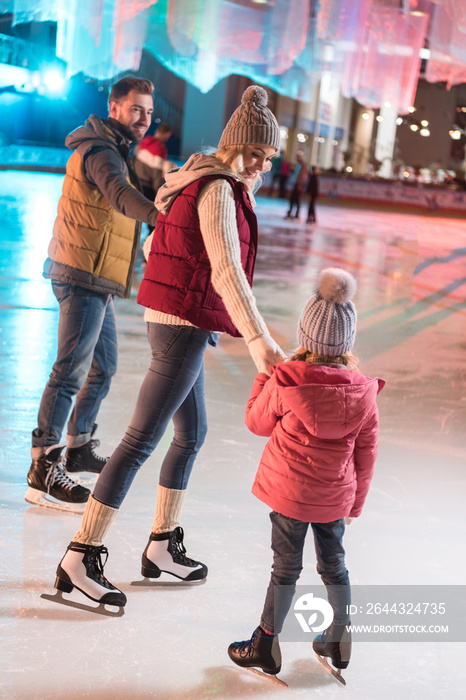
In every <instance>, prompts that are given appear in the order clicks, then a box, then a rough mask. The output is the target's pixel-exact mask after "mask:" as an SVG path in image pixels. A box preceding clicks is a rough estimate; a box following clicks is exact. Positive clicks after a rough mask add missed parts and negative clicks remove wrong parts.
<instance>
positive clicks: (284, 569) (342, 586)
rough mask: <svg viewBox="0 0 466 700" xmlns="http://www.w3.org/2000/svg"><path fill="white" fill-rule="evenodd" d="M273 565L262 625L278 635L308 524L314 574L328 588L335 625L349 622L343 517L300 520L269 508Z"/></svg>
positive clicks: (292, 591) (299, 566)
mask: <svg viewBox="0 0 466 700" xmlns="http://www.w3.org/2000/svg"><path fill="white" fill-rule="evenodd" d="M270 520H271V521H272V550H273V567H272V575H271V578H270V583H269V587H268V589H267V595H266V599H265V604H264V610H263V612H262V617H261V622H260V624H261V627H263V628H264V629H265V630H267V631H268V632H272V633H274V634H279V633H280V632H281V630H282V627H283V623H284V621H285V618H286V616H287V613H288V611H289V609H290V606H291V603H292V600H293V596H294V594H295V591H296V581H297V580H298V579H299V575H300V573H301V571H302V568H303V549H304V542H305V540H306V533H307V530H308V527H309V525H310V526H311V528H312V530H313V533H314V544H315V550H316V557H317V573H318V574H320V576H321V578H322V582H323V583H324V584H325V587H326V589H327V596H328V602H329V603H330V605H331V606H332V608H333V614H334V622H335V624H337V625H346V624H348V623H349V621H350V620H349V615H348V610H349V605H350V603H351V588H350V581H349V576H348V571H347V570H346V566H345V550H344V549H343V543H342V541H343V535H344V533H345V520H344V518H341V519H340V520H334V521H333V522H331V523H303V522H302V521H301V520H294V519H293V518H287V517H286V516H285V515H281V514H280V513H276V512H275V511H272V513H270Z"/></svg>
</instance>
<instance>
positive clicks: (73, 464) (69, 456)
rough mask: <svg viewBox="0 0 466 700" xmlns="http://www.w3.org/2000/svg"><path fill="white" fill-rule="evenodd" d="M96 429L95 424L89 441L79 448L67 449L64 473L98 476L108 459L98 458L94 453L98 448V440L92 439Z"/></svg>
mask: <svg viewBox="0 0 466 700" xmlns="http://www.w3.org/2000/svg"><path fill="white" fill-rule="evenodd" d="M96 429H97V424H95V425H94V429H93V431H92V434H91V439H90V440H89V442H86V443H85V444H84V445H81V446H80V447H69V448H68V449H67V451H66V462H65V464H66V471H67V472H71V473H72V474H74V473H76V472H92V473H93V474H100V472H101V471H102V469H103V468H104V467H105V465H106V464H107V462H108V457H100V456H99V455H96V453H95V452H94V450H95V448H96V447H99V445H100V440H96V439H95V438H92V435H94V433H95V431H96Z"/></svg>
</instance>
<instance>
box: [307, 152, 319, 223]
mask: <svg viewBox="0 0 466 700" xmlns="http://www.w3.org/2000/svg"><path fill="white" fill-rule="evenodd" d="M306 194H308V195H309V209H308V212H307V221H306V223H307V224H315V223H316V221H317V219H316V210H315V201H316V199H317V197H318V196H319V168H317V167H316V166H315V165H314V166H313V168H312V170H311V174H310V176H309V182H308V183H307V188H306Z"/></svg>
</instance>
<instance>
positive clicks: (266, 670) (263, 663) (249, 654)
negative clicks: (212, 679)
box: [228, 627, 288, 687]
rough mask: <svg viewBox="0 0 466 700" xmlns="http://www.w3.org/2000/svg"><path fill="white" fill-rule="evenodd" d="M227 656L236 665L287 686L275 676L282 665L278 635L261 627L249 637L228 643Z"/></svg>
mask: <svg viewBox="0 0 466 700" xmlns="http://www.w3.org/2000/svg"><path fill="white" fill-rule="evenodd" d="M228 656H229V657H230V659H231V660H232V661H233V662H234V663H235V664H236V665H237V666H241V668H246V669H248V670H249V671H253V673H257V674H258V675H260V676H263V677H268V678H269V680H272V681H274V682H275V683H278V684H279V685H284V686H286V687H288V686H287V684H286V683H285V682H284V681H282V680H280V679H279V678H277V677H276V676H277V673H280V669H281V667H282V655H281V651H280V645H279V643H278V637H277V636H276V635H275V636H274V635H271V634H266V633H265V632H264V631H263V630H262V629H261V627H258V628H257V629H256V630H255V631H254V632H253V635H252V637H251V639H247V640H246V641H244V642H233V643H232V644H230V646H229V647H228ZM255 667H258V668H260V669H262V671H258V670H257V668H255ZM266 674H267V675H266Z"/></svg>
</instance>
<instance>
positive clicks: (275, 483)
mask: <svg viewBox="0 0 466 700" xmlns="http://www.w3.org/2000/svg"><path fill="white" fill-rule="evenodd" d="M384 384H385V382H384V381H383V380H382V379H371V378H370V377H365V376H364V375H363V374H360V373H359V372H357V371H356V370H347V369H339V368H338V367H329V366H325V365H314V364H311V363H308V362H302V361H296V362H286V363H284V364H280V365H278V366H277V367H272V376H271V377H270V378H269V377H267V375H266V374H264V373H260V374H258V375H257V377H256V379H255V381H254V384H253V387H252V390H251V396H250V398H249V401H248V406H247V409H246V425H247V426H248V428H249V430H251V432H253V433H255V434H256V435H263V436H266V437H270V440H269V441H268V443H267V445H266V446H265V449H264V452H263V454H262V458H261V461H260V464H259V469H258V471H257V474H256V478H255V481H254V485H253V487H252V492H253V494H254V495H255V496H257V498H259V499H260V500H261V501H263V502H264V503H266V504H267V505H268V506H270V508H272V509H273V510H275V511H277V512H278V513H281V514H282V515H286V516H287V517H289V518H294V519H296V520H301V521H303V522H315V523H328V522H332V521H333V520H338V519H339V518H343V517H347V516H351V517H357V516H358V515H360V513H361V511H362V507H363V505H364V501H365V500H366V496H367V492H368V490H369V485H370V482H371V479H372V475H373V472H374V463H375V458H376V456H377V436H378V426H379V418H378V409H377V403H376V396H377V394H378V393H379V391H380V390H381V389H382V387H383V386H384Z"/></svg>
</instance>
